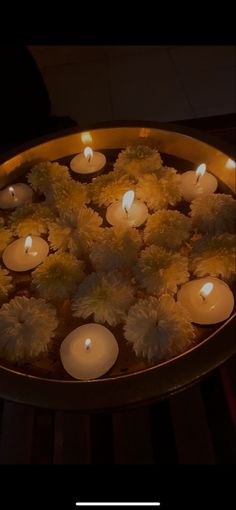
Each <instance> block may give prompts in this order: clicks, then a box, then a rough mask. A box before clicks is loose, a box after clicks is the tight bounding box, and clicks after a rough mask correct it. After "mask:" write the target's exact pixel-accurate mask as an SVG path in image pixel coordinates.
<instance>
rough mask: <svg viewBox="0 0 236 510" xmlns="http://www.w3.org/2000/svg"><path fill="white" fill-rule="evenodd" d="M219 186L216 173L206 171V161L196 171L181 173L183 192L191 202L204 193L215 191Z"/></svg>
mask: <svg viewBox="0 0 236 510" xmlns="http://www.w3.org/2000/svg"><path fill="white" fill-rule="evenodd" d="M217 186H218V183H217V179H216V178H215V177H214V175H212V174H210V173H209V172H206V165H205V163H202V164H201V165H199V166H198V168H197V170H196V171H195V172H193V171H189V172H185V173H184V174H182V175H181V192H182V195H183V198H184V200H186V201H187V202H191V201H192V200H193V199H194V198H196V197H197V196H198V195H201V194H203V193H204V194H209V193H214V191H216V189H217Z"/></svg>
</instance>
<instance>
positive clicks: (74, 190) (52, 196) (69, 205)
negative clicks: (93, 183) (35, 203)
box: [45, 179, 90, 212]
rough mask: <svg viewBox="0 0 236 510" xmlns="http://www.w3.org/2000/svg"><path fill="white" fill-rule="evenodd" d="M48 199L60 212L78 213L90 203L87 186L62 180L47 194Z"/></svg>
mask: <svg viewBox="0 0 236 510" xmlns="http://www.w3.org/2000/svg"><path fill="white" fill-rule="evenodd" d="M45 195H46V199H47V201H48V203H49V204H51V205H52V206H53V207H54V208H55V209H58V211H59V212H60V211H62V212H66V211H67V210H68V209H73V210H74V211H77V210H79V209H81V207H83V206H84V205H85V204H87V203H88V202H89V201H90V198H89V195H88V186H87V184H82V183H81V182H78V181H73V180H72V179H71V180H66V181H65V180H62V181H57V182H55V183H54V184H53V185H52V186H51V187H50V188H49V190H48V191H46V193H45Z"/></svg>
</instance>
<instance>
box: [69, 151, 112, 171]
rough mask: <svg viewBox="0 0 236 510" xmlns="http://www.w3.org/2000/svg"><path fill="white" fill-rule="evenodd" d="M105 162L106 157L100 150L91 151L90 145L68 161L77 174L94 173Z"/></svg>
mask: <svg viewBox="0 0 236 510" xmlns="http://www.w3.org/2000/svg"><path fill="white" fill-rule="evenodd" d="M105 164H106V158H105V156H104V154H102V153H101V152H93V149H91V148H90V147H85V149H84V151H83V152H81V153H80V154H77V155H76V156H75V157H74V158H73V159H72V160H71V162H70V167H71V170H73V172H75V173H77V174H94V173H95V172H99V170H101V169H102V168H103V167H104V166H105Z"/></svg>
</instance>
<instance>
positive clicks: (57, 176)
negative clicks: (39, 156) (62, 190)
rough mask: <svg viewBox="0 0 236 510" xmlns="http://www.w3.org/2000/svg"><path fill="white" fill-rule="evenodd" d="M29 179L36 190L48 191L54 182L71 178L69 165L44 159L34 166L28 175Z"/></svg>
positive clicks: (40, 191) (39, 191)
mask: <svg viewBox="0 0 236 510" xmlns="http://www.w3.org/2000/svg"><path fill="white" fill-rule="evenodd" d="M27 179H28V182H29V184H31V186H32V188H33V190H34V191H36V192H38V193H46V192H48V189H49V187H50V186H51V185H52V184H55V183H56V182H62V181H64V182H67V181H68V180H70V174H69V171H68V168H67V166H63V165H60V164H59V163H57V162H54V163H52V162H51V161H42V162H41V163H38V164H37V165H34V166H33V168H32V169H31V170H30V172H29V173H28V175H27Z"/></svg>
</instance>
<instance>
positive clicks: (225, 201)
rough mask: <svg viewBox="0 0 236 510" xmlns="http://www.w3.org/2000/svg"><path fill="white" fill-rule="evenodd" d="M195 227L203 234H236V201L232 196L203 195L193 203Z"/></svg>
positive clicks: (221, 194) (192, 212) (219, 194)
mask: <svg viewBox="0 0 236 510" xmlns="http://www.w3.org/2000/svg"><path fill="white" fill-rule="evenodd" d="M190 207H191V216H192V221H193V225H194V226H195V227H196V228H197V229H198V230H199V232H202V233H203V234H205V233H208V234H212V235H215V234H222V233H224V232H229V233H234V232H235V219H236V200H234V199H233V198H232V197H231V195H224V194H223V193H212V194H210V195H207V198H206V196H204V195H201V196H199V197H197V198H195V199H194V200H193V201H192V203H191V206H190Z"/></svg>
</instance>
